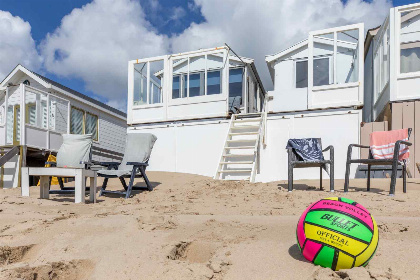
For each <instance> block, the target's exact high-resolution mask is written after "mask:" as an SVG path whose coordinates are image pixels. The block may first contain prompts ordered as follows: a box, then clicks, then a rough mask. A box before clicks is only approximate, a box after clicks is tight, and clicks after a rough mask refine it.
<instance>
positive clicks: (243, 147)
mask: <svg viewBox="0 0 420 280" xmlns="http://www.w3.org/2000/svg"><path fill="white" fill-rule="evenodd" d="M225 149H229V150H232V149H255V146H239V147H225Z"/></svg>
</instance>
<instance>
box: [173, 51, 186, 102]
mask: <svg viewBox="0 0 420 280" xmlns="http://www.w3.org/2000/svg"><path fill="white" fill-rule="evenodd" d="M172 73H173V78H172V98H173V99H176V98H185V97H187V76H186V74H185V73H188V58H183V59H174V60H173V61H172Z"/></svg>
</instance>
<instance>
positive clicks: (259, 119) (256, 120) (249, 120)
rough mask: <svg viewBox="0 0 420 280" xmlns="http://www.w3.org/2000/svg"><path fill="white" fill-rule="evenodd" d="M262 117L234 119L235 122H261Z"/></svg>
mask: <svg viewBox="0 0 420 280" xmlns="http://www.w3.org/2000/svg"><path fill="white" fill-rule="evenodd" d="M261 120H262V118H252V119H240V120H234V121H233V122H234V123H247V122H261Z"/></svg>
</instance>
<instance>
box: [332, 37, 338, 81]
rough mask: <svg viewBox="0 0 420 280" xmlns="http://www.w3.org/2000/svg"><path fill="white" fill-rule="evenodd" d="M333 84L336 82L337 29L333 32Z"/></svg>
mask: <svg viewBox="0 0 420 280" xmlns="http://www.w3.org/2000/svg"><path fill="white" fill-rule="evenodd" d="M332 59H333V69H334V71H333V84H337V31H335V32H334V55H333V57H332Z"/></svg>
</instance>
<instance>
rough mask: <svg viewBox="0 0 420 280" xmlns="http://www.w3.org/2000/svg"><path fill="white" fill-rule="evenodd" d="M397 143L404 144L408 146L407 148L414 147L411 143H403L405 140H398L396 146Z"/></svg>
mask: <svg viewBox="0 0 420 280" xmlns="http://www.w3.org/2000/svg"><path fill="white" fill-rule="evenodd" d="M397 143H399V144H404V145H407V146H411V145H412V144H411V143H410V142H407V141H403V140H398V141H397V142H395V145H397Z"/></svg>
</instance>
